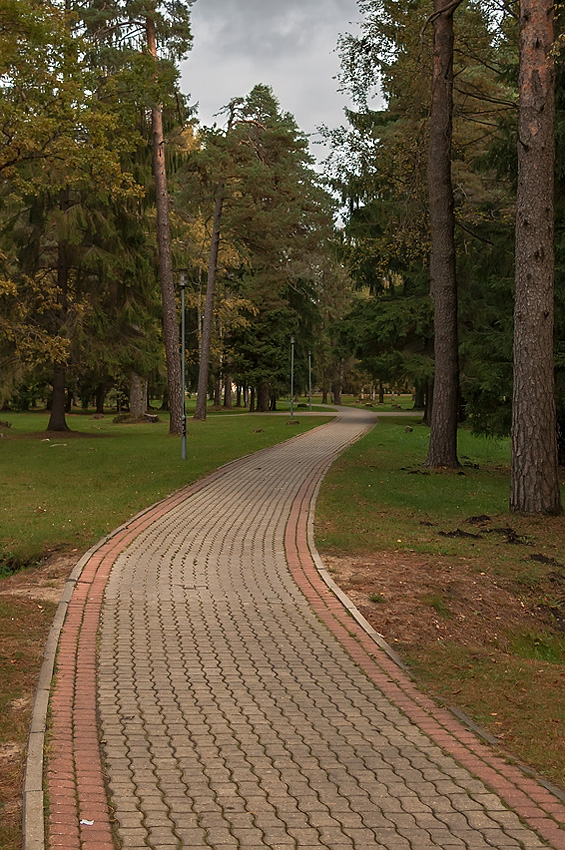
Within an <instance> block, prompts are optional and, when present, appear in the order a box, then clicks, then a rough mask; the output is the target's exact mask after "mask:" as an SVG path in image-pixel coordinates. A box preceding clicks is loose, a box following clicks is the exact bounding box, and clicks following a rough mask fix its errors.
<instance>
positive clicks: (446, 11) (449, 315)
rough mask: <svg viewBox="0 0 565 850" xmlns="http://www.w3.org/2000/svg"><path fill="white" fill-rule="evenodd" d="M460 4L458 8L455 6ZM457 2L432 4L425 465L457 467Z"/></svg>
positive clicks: (444, 1) (443, 0)
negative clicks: (430, 389)
mask: <svg viewBox="0 0 565 850" xmlns="http://www.w3.org/2000/svg"><path fill="white" fill-rule="evenodd" d="M457 5H458V4H457ZM455 7H456V4H455V3H446V0H434V14H433V15H432V20H433V70H432V97H431V107H430V149H429V158H428V186H429V198H430V203H429V209H430V236H431V254H430V282H431V296H432V299H433V302H434V355H435V382H434V399H433V407H432V419H431V429H430V444H429V448H428V457H427V459H426V464H425V465H426V466H430V467H441V466H445V467H452V468H454V467H457V466H459V461H458V459H457V414H458V405H459V345H458V338H457V279H456V275H455V216H454V210H453V206H454V203H453V186H452V182H451V138H452V129H453V41H454V36H453V12H454V10H455Z"/></svg>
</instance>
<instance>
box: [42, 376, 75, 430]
mask: <svg viewBox="0 0 565 850" xmlns="http://www.w3.org/2000/svg"><path fill="white" fill-rule="evenodd" d="M66 373H67V369H66V366H65V365H64V364H63V363H55V366H54V370H53V397H52V401H51V414H50V416H49V424H48V425H47V430H48V431H69V430H70V429H69V426H68V425H67V420H66V418H65V404H66V400H67V394H66V392H65V382H66Z"/></svg>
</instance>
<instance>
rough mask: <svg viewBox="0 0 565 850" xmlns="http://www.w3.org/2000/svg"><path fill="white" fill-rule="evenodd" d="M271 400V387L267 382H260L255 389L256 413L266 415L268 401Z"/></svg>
mask: <svg viewBox="0 0 565 850" xmlns="http://www.w3.org/2000/svg"><path fill="white" fill-rule="evenodd" d="M270 399H271V385H270V384H269V383H268V382H267V381H261V383H260V384H259V386H258V387H257V412H258V413H268V412H269V401H270Z"/></svg>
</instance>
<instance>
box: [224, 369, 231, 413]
mask: <svg viewBox="0 0 565 850" xmlns="http://www.w3.org/2000/svg"><path fill="white" fill-rule="evenodd" d="M232 405H233V398H232V379H231V375H226V377H225V380H224V407H227V408H228V410H231V408H232Z"/></svg>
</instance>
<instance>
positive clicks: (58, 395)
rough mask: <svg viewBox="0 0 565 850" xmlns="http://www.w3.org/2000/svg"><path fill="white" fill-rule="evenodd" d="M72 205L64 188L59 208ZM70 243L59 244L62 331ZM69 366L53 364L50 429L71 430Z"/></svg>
mask: <svg viewBox="0 0 565 850" xmlns="http://www.w3.org/2000/svg"><path fill="white" fill-rule="evenodd" d="M69 206H70V198H69V190H68V188H65V189H63V190H62V192H61V195H60V199H59V209H60V210H61V212H62V213H63V214H64V213H66V212H67V210H68V209H69ZM69 267H70V260H69V245H68V242H67V240H66V239H65V238H64V237H61V238H60V239H59V243H58V245H57V287H58V289H59V296H58V297H59V310H58V316H57V319H56V321H57V324H58V328H57V330H58V331H60V330H61V329H62V328H63V326H64V324H65V322H66V320H67V312H68V306H69V305H68V292H69ZM66 377H67V367H66V364H65V363H54V364H53V397H52V400H51V413H50V416H49V423H48V425H47V430H48V431H69V430H70V429H69V426H68V425H67V420H66V418H65V411H66V403H67V399H66V393H65V385H66Z"/></svg>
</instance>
